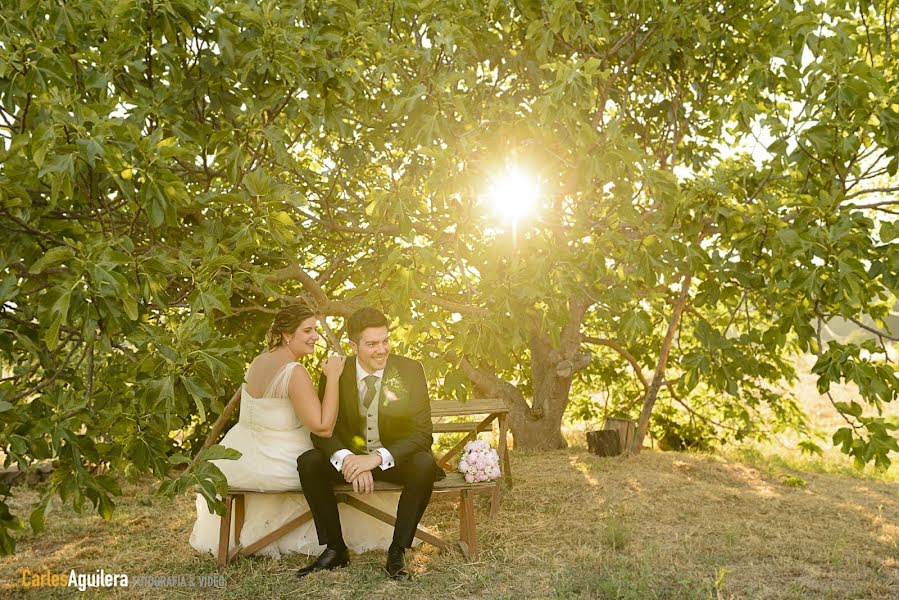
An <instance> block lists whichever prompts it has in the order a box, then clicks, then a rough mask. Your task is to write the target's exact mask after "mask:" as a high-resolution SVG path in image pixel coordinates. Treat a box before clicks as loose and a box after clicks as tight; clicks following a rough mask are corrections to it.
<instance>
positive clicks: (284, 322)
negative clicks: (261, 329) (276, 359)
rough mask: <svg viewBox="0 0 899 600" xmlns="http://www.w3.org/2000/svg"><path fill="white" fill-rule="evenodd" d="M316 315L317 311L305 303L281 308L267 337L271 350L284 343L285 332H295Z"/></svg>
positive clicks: (266, 340) (267, 343)
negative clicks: (314, 311) (313, 310)
mask: <svg viewBox="0 0 899 600" xmlns="http://www.w3.org/2000/svg"><path fill="white" fill-rule="evenodd" d="M314 316H315V313H313V312H312V309H311V308H309V307H308V306H306V305H305V304H291V305H290V306H285V307H284V308H282V309H281V310H279V311H278V314H276V315H275V320H274V321H273V322H272V326H271V327H270V328H269V330H268V335H267V336H266V337H265V342H266V345H267V346H268V349H269V352H271V351H272V350H274V349H275V348H277V347H278V346H280V345H281V344H282V343H283V341H284V340H283V338H282V337H281V336H282V335H283V334H285V333H293V332H294V331H296V329H297V327H299V326H300V325H302V324H303V321H305V320H306V319H308V318H309V317H314Z"/></svg>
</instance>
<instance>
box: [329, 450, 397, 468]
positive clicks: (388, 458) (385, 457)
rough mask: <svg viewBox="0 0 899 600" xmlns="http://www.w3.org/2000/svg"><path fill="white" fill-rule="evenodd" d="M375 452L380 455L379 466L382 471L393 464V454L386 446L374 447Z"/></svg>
mask: <svg viewBox="0 0 899 600" xmlns="http://www.w3.org/2000/svg"><path fill="white" fill-rule="evenodd" d="M375 452H377V453H378V454H380V455H381V465H380V466H381V470H382V471H386V470H387V469H389V468H391V467H393V466H394V462H393V454H391V453H390V450H388V449H387V448H375ZM341 460H343V459H341Z"/></svg>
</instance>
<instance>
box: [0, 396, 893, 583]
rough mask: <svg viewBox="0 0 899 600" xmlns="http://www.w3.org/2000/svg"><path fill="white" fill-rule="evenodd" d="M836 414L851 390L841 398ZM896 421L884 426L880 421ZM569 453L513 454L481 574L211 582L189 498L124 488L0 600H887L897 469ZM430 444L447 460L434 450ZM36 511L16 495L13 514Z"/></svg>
mask: <svg viewBox="0 0 899 600" xmlns="http://www.w3.org/2000/svg"><path fill="white" fill-rule="evenodd" d="M807 379H808V378H804V379H803V381H801V382H800V384H799V385H798V386H797V389H796V390H795V391H796V392H797V393H798V394H800V395H801V397H802V398H803V403H804V405H805V406H806V409H807V410H808V412H809V414H810V416H811V418H812V421H813V423H815V424H816V426H818V427H819V429H821V430H822V431H830V432H832V431H833V430H834V429H835V428H836V426H838V424H839V422H840V419H839V415H837V414H836V411H834V409H833V407H832V406H831V405H830V403H829V402H828V401H827V400H826V399H822V398H820V397H819V396H818V395H817V393H816V392H815V391H814V385H813V383H810V382H809V381H807ZM836 393H837V394H839V395H841V397H840V398H838V399H844V398H847V397H848V398H851V397H852V394H854V393H856V392H854V391H853V390H852V389H851V388H846V389H838V390H837V391H836ZM894 410H895V409H894ZM568 437H569V441H570V442H571V443H572V447H571V448H569V449H568V450H561V451H553V452H541V453H529V452H522V451H517V452H513V453H512V469H513V474H514V487H513V488H512V489H510V490H507V492H506V495H505V496H504V498H503V503H502V509H501V510H500V512H499V513H498V514H497V515H496V517H494V518H493V519H490V518H489V517H488V516H487V505H486V503H481V504H479V505H478V515H479V516H478V518H479V523H478V532H479V542H480V544H481V558H480V561H479V562H478V563H476V564H467V563H466V562H465V561H464V560H463V558H462V556H461V553H460V552H459V551H458V550H450V551H448V552H446V553H444V554H440V553H439V552H437V550H436V549H435V548H432V547H430V546H427V545H425V546H422V547H421V548H420V549H418V550H415V551H412V552H410V553H409V554H408V561H409V563H410V569H411V571H412V572H413V574H414V579H413V580H412V581H411V582H408V583H396V582H393V581H389V580H387V578H386V576H385V575H384V574H383V571H382V566H383V563H384V560H385V553H384V552H368V553H366V554H363V555H361V556H354V557H353V560H352V564H351V566H350V567H349V568H348V569H343V570H340V571H338V572H329V573H318V574H314V575H312V576H310V577H308V578H306V579H304V580H298V579H296V578H294V577H293V572H294V571H295V570H296V569H297V568H299V567H300V566H302V565H305V564H306V562H307V561H308V560H309V559H308V558H307V557H305V556H289V557H285V558H283V559H282V560H280V561H278V560H272V559H267V558H253V559H241V560H238V561H236V562H235V563H233V564H231V565H229V566H228V567H227V568H225V569H223V570H221V571H219V570H218V569H217V567H216V565H215V563H214V561H213V559H212V557H211V556H200V555H198V554H197V553H196V552H194V550H193V549H192V548H191V547H190V546H189V545H188V537H189V535H190V530H191V527H192V524H193V511H194V507H193V498H192V497H182V498H176V499H174V500H171V499H166V498H157V497H155V496H153V495H152V493H151V492H152V485H150V483H149V482H145V483H143V484H134V485H130V486H126V489H125V495H124V496H123V498H122V499H121V501H120V505H119V507H118V509H117V510H116V512H115V514H114V516H113V518H112V520H111V521H108V522H107V521H103V520H102V519H100V518H99V517H97V516H95V515H78V514H75V513H73V512H72V511H71V510H70V509H67V508H59V507H57V509H56V510H55V511H54V512H52V513H51V514H50V515H49V516H48V520H47V529H46V531H45V532H44V533H43V534H41V535H39V536H34V535H32V534H30V533H28V532H27V531H26V532H23V533H22V534H21V535H20V536H19V540H18V553H17V554H16V555H15V556H13V557H5V558H0V597H17V596H22V597H34V598H56V597H63V596H68V595H70V593H71V592H69V590H58V589H57V590H54V589H51V588H42V589H37V590H25V589H22V587H21V586H20V585H19V582H20V581H21V577H20V575H18V574H17V572H18V571H19V570H21V569H23V568H27V569H31V570H32V571H35V572H44V571H46V570H49V571H50V572H63V571H64V572H68V571H69V570H70V569H76V570H77V571H79V572H82V573H89V572H93V571H94V570H96V569H100V568H102V569H104V570H105V571H107V572H125V573H128V574H129V576H131V577H134V576H136V575H194V576H200V575H209V574H219V573H221V575H223V576H224V579H225V585H224V587H223V588H198V587H184V588H177V587H168V588H140V589H137V588H129V589H125V590H118V591H103V592H97V591H90V590H89V591H88V592H85V593H84V594H83V595H82V597H85V598H92V597H98V596H102V597H109V596H122V597H126V596H127V597H129V598H132V597H133V598H169V597H178V598H235V599H238V598H369V597H383V598H423V597H428V598H431V597H433V598H510V599H511V598H598V599H634V600H637V599H639V600H643V599H659V600H680V599H683V600H687V599H690V600H692V599H696V600H709V599H715V600H718V599H721V600H724V599H726V600H742V599H765V600H768V599H772V600H778V599H780V600H799V599H806V598H812V599H819V598H821V599H847V600H848V599H872V600H874V599H876V600H880V599H892V598H899V467H897V466H893V467H892V468H891V469H889V470H888V471H886V472H879V471H875V470H873V469H870V468H869V469H865V470H863V471H856V470H855V469H853V468H852V466H851V463H850V462H849V461H847V459H846V458H845V457H844V456H843V455H841V454H840V453H839V451H837V450H835V449H832V448H828V449H826V451H825V453H824V455H823V456H815V457H807V456H803V455H801V454H800V453H799V452H798V450H796V445H795V442H796V440H795V439H792V438H790V437H788V436H782V437H779V438H777V439H776V440H774V442H773V443H771V444H767V445H764V446H759V445H755V446H743V447H739V448H731V449H728V450H727V451H725V452H722V453H720V454H717V455H703V454H684V453H673V452H659V451H655V450H650V449H647V450H645V451H644V452H643V453H642V454H641V455H640V456H637V457H630V458H623V457H618V458H599V457H596V456H594V455H592V454H590V453H589V452H587V450H586V448H585V447H584V445H583V436H582V434H581V433H579V432H577V431H576V430H571V431H569V432H568ZM443 443H444V444H447V443H449V442H448V441H446V440H445V441H444V442H443ZM35 499H36V493H35V492H34V491H31V490H27V489H25V490H22V489H20V490H18V491H17V495H16V497H15V505H16V508H17V513H18V514H25V515H27V514H28V505H29V504H30V503H31V502H32V501H34V500H35ZM424 525H425V526H426V527H428V528H429V529H431V530H433V531H436V532H437V533H438V534H440V535H443V536H446V537H450V538H452V539H456V538H455V537H454V536H455V535H456V533H457V528H458V512H457V508H456V506H455V505H454V504H453V503H451V502H436V503H434V504H432V505H431V506H430V507H429V508H428V511H427V513H426V514H425V518H424Z"/></svg>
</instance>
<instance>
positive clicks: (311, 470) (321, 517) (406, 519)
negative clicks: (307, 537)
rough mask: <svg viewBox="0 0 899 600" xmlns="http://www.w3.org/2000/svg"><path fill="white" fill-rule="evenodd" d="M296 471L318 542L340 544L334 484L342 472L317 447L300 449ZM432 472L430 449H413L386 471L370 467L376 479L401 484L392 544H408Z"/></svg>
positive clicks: (430, 487)
mask: <svg viewBox="0 0 899 600" xmlns="http://www.w3.org/2000/svg"><path fill="white" fill-rule="evenodd" d="M297 471H298V472H299V474H300V484H301V485H302V486H303V495H304V496H306V502H307V503H308V504H309V510H310V511H311V512H312V518H313V519H314V520H315V530H316V532H317V533H318V543H319V544H324V545H326V546H337V547H339V546H343V545H344V543H343V531H342V530H341V528H340V515H339V513H338V512H337V499H336V497H335V496H334V484H335V483H342V482H343V481H344V479H343V474H342V473H341V472H340V471H338V470H337V469H335V468H334V466H333V465H332V464H331V463H330V462H329V461H328V457H327V456H325V454H324V453H323V452H322V451H321V450H319V449H318V448H315V449H313V450H309V451H308V452H305V453H303V454H302V455H301V456H300V457H299V458H298V459H297ZM436 472H437V466H436V462H435V461H434V456H433V455H432V454H431V453H430V452H416V453H415V454H413V455H412V456H410V457H409V458H408V459H406V460H405V461H403V462H398V463H397V464H396V465H395V466H394V467H393V468H390V469H387V470H386V471H385V470H382V469H381V468H380V467H376V468H375V469H373V470H372V472H371V474H372V476H373V477H374V479H375V480H376V481H389V482H391V483H397V484H401V485H402V486H403V491H402V493H401V494H400V501H399V504H398V505H397V510H396V526H395V527H394V530H393V542H394V543H395V544H397V545H399V546H402V547H403V548H411V547H412V540H413V539H414V538H415V530H416V529H417V528H418V523H419V522H420V521H421V517H422V515H423V514H424V512H425V509H426V508H427V507H428V502H430V500H431V492H432V491H433V489H434V476H435V473H436Z"/></svg>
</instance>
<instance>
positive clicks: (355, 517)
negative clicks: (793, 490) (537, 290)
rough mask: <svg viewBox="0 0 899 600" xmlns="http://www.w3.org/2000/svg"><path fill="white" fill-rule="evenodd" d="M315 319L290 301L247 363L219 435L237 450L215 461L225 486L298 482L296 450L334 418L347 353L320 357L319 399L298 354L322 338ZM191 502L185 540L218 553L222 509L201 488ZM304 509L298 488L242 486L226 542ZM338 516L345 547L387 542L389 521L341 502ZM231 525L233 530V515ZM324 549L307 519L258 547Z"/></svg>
mask: <svg viewBox="0 0 899 600" xmlns="http://www.w3.org/2000/svg"><path fill="white" fill-rule="evenodd" d="M316 325H317V323H316V319H315V315H314V314H313V313H312V311H311V310H309V308H308V307H306V306H305V305H292V306H288V307H286V308H284V309H282V310H281V311H279V312H278V313H277V315H275V320H274V322H273V323H272V326H271V329H270V330H269V333H268V337H267V346H268V349H267V350H266V351H264V352H262V353H261V354H260V355H259V356H257V357H256V358H255V359H254V360H253V362H252V363H251V364H250V368H249V369H248V370H247V374H246V382H245V383H244V384H243V388H242V391H241V400H240V419H239V421H238V423H237V425H235V426H234V427H233V428H232V429H231V430H230V431H229V432H228V433H227V434H226V435H225V437H224V438H222V441H221V442H220V444H221V445H222V446H226V447H228V448H233V449H235V450H238V451H239V452H240V453H241V457H240V458H239V459H237V460H215V461H212V462H213V463H214V464H215V465H216V466H217V467H218V468H219V469H221V471H222V473H223V474H224V475H225V478H226V479H227V480H228V486H229V487H232V488H239V489H244V490H260V491H263V490H264V491H267V492H272V491H282V490H295V489H297V488H299V486H300V478H299V475H298V474H297V458H298V457H299V456H300V455H301V454H303V453H304V452H306V451H307V450H311V449H312V447H313V446H312V440H311V439H310V437H309V435H310V432H311V433H314V434H316V435H318V436H323V437H329V436H330V435H331V432H332V430H333V429H334V423H335V421H336V419H337V405H338V390H337V385H338V381H339V379H340V373H341V372H342V371H343V365H344V362H345V360H346V359H345V358H344V357H342V356H332V357H330V358H328V360H327V361H326V362H325V364H324V366H323V367H322V372H323V373H324V375H325V376H326V377H327V383H326V387H325V391H324V399H323V400H322V401H321V402H320V401H319V399H318V396H317V395H316V393H315V388H314V386H313V384H312V378H311V377H310V375H309V372H308V371H307V370H306V368H305V367H304V366H303V365H301V364H300V363H298V362H296V361H297V359H299V358H300V357H302V356H306V355H307V354H311V353H312V352H313V351H314V350H315V345H316V342H317V341H318V340H319V335H318V332H317V331H316ZM398 498H399V492H395V493H389V494H387V493H381V494H374V495H368V496H366V497H365V502H367V503H368V504H371V505H373V506H375V507H377V508H380V509H381V510H383V511H385V512H388V513H390V514H395V513H396V506H397V501H398ZM196 505H197V520H196V522H195V523H194V528H193V532H192V533H191V536H190V545H191V546H193V547H194V548H196V549H197V550H199V551H201V552H211V553H215V551H216V550H217V548H218V535H219V524H220V522H221V517H219V516H218V515H215V514H214V513H210V512H209V509H208V507H207V505H206V501H205V500H204V499H203V497H202V496H201V495H199V494H197V499H196ZM307 510H308V505H307V504H306V501H305V499H304V498H303V496H302V495H300V494H252V493H250V494H246V496H245V508H244V513H245V517H244V525H243V529H242V531H241V535H240V540H234V539H232V540H231V544H235V543H239V544H240V545H241V546H243V547H246V546H249V545H250V544H252V543H253V542H255V541H256V540H258V539H260V538H261V537H262V536H264V535H266V534H267V533H269V532H271V531H274V530H276V529H277V528H279V527H281V526H282V525H284V524H285V523H287V522H288V521H290V520H291V519H294V518H295V517H297V516H299V515H301V514H303V513H305V512H306V511H307ZM340 520H341V524H342V527H343V531H344V538H345V541H346V544H347V546H348V547H349V549H350V550H352V551H354V552H356V553H361V552H365V551H366V550H373V549H386V548H387V547H388V546H390V542H391V540H392V539H393V528H392V527H390V526H389V525H386V524H384V523H382V522H381V521H379V520H377V519H373V518H371V517H369V516H368V515H366V514H364V513H361V512H359V511H356V510H355V509H353V508H350V507H348V506H346V505H341V506H340ZM231 532H232V536H233V535H234V526H233V521H232V527H231ZM323 549H324V546H323V545H320V544H319V543H318V536H317V535H316V531H315V524H314V522H313V521H311V520H310V521H309V522H308V523H305V524H303V525H301V526H300V527H298V528H297V529H295V530H293V531H292V532H290V533H288V534H287V535H285V536H283V537H281V538H280V539H278V540H276V541H274V542H272V543H271V544H269V545H268V546H266V547H264V548H262V549H261V550H259V551H258V552H256V554H257V555H265V556H273V557H280V556H281V555H282V554H287V553H291V552H300V553H303V554H318V553H320V552H321V551H322V550H323Z"/></svg>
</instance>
